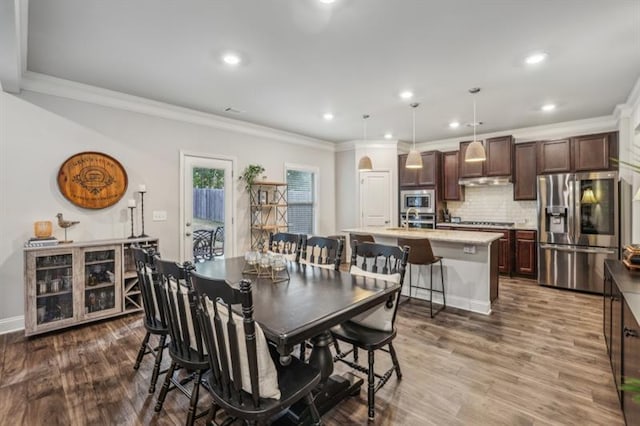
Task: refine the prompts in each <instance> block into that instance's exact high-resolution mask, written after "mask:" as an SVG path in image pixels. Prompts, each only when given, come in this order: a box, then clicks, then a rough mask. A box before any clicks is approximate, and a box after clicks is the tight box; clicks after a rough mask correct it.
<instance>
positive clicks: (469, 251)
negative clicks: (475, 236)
mask: <svg viewBox="0 0 640 426" xmlns="http://www.w3.org/2000/svg"><path fill="white" fill-rule="evenodd" d="M462 251H463V253H467V254H476V246H464V248H463V249H462Z"/></svg>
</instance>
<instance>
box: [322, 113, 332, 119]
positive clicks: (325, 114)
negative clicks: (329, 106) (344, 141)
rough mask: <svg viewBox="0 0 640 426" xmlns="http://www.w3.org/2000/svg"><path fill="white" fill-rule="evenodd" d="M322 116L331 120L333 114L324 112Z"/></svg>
mask: <svg viewBox="0 0 640 426" xmlns="http://www.w3.org/2000/svg"><path fill="white" fill-rule="evenodd" d="M322 118H324V119H325V120H327V121H331V120H333V114H332V113H330V112H325V113H324V114H322Z"/></svg>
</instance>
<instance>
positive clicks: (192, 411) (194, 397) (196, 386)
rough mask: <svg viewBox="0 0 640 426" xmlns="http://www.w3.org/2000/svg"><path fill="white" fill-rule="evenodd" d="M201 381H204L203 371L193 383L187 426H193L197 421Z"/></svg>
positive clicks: (199, 372)
mask: <svg viewBox="0 0 640 426" xmlns="http://www.w3.org/2000/svg"><path fill="white" fill-rule="evenodd" d="M200 380H202V370H200V371H198V374H196V379H195V380H194V382H193V390H192V391H191V403H190V404H189V412H188V413H187V426H193V424H194V423H195V421H196V408H197V407H198V395H199V394H200Z"/></svg>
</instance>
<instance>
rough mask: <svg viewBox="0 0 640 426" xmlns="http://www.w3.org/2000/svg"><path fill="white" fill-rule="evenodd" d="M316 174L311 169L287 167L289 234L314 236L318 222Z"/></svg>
mask: <svg viewBox="0 0 640 426" xmlns="http://www.w3.org/2000/svg"><path fill="white" fill-rule="evenodd" d="M315 180H316V173H315V172H314V171H313V170H310V169H304V168H288V167H287V200H288V203H289V208H288V209H287V221H288V222H289V232H292V233H296V234H313V233H314V230H315V220H316V212H315V210H316V190H315Z"/></svg>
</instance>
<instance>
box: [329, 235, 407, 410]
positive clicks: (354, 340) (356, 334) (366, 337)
mask: <svg viewBox="0 0 640 426" xmlns="http://www.w3.org/2000/svg"><path fill="white" fill-rule="evenodd" d="M409 251H410V249H409V247H407V246H405V247H404V248H400V247H397V246H388V245H383V244H376V243H369V242H366V243H357V244H355V245H354V247H353V248H352V254H351V266H350V269H349V271H350V272H351V273H352V274H354V275H361V276H364V277H368V278H376V279H382V280H385V281H388V282H392V283H395V284H399V285H400V288H402V283H403V281H404V274H405V269H406V266H407V258H408V257H409ZM399 297H400V291H398V292H397V293H395V294H393V295H391V296H390V297H389V298H388V299H387V301H386V302H385V303H383V304H381V305H379V306H376V307H374V308H372V309H370V310H368V311H366V312H364V313H362V314H359V315H357V316H356V317H354V318H352V319H350V320H349V321H346V322H344V323H342V324H340V325H338V326H336V327H333V328H332V329H331V334H332V335H333V338H334V339H337V340H339V341H342V342H345V343H347V344H351V345H352V349H351V350H349V351H346V352H339V353H338V354H337V355H336V356H335V357H334V361H340V362H343V363H345V364H347V365H349V366H350V367H351V368H353V369H355V370H358V371H360V372H362V373H366V374H367V383H368V388H367V403H368V414H369V419H370V420H373V419H374V417H375V394H376V392H377V391H378V390H379V389H380V388H381V387H382V386H384V385H385V384H386V383H387V381H388V380H389V378H390V377H391V375H392V374H393V372H394V371H395V373H396V377H397V378H398V380H400V379H402V372H401V371H400V364H399V362H398V356H397V355H396V351H395V349H394V347H393V339H394V338H395V337H396V334H397V331H396V327H395V319H396V313H397V310H398V302H399ZM385 346H386V347H387V348H385ZM358 348H360V349H363V350H366V351H367V354H368V364H367V366H366V367H365V366H362V365H360V364H359V363H358ZM377 350H381V351H383V352H387V353H389V355H390V356H391V362H392V364H393V365H392V367H391V368H390V369H389V370H387V371H386V372H384V373H383V374H378V373H376V372H375V371H374V358H375V356H374V353H375V351H377ZM349 354H352V356H353V361H350V360H347V359H345V357H346V356H347V355H349ZM376 378H378V379H379V381H378V383H377V384H376Z"/></svg>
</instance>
